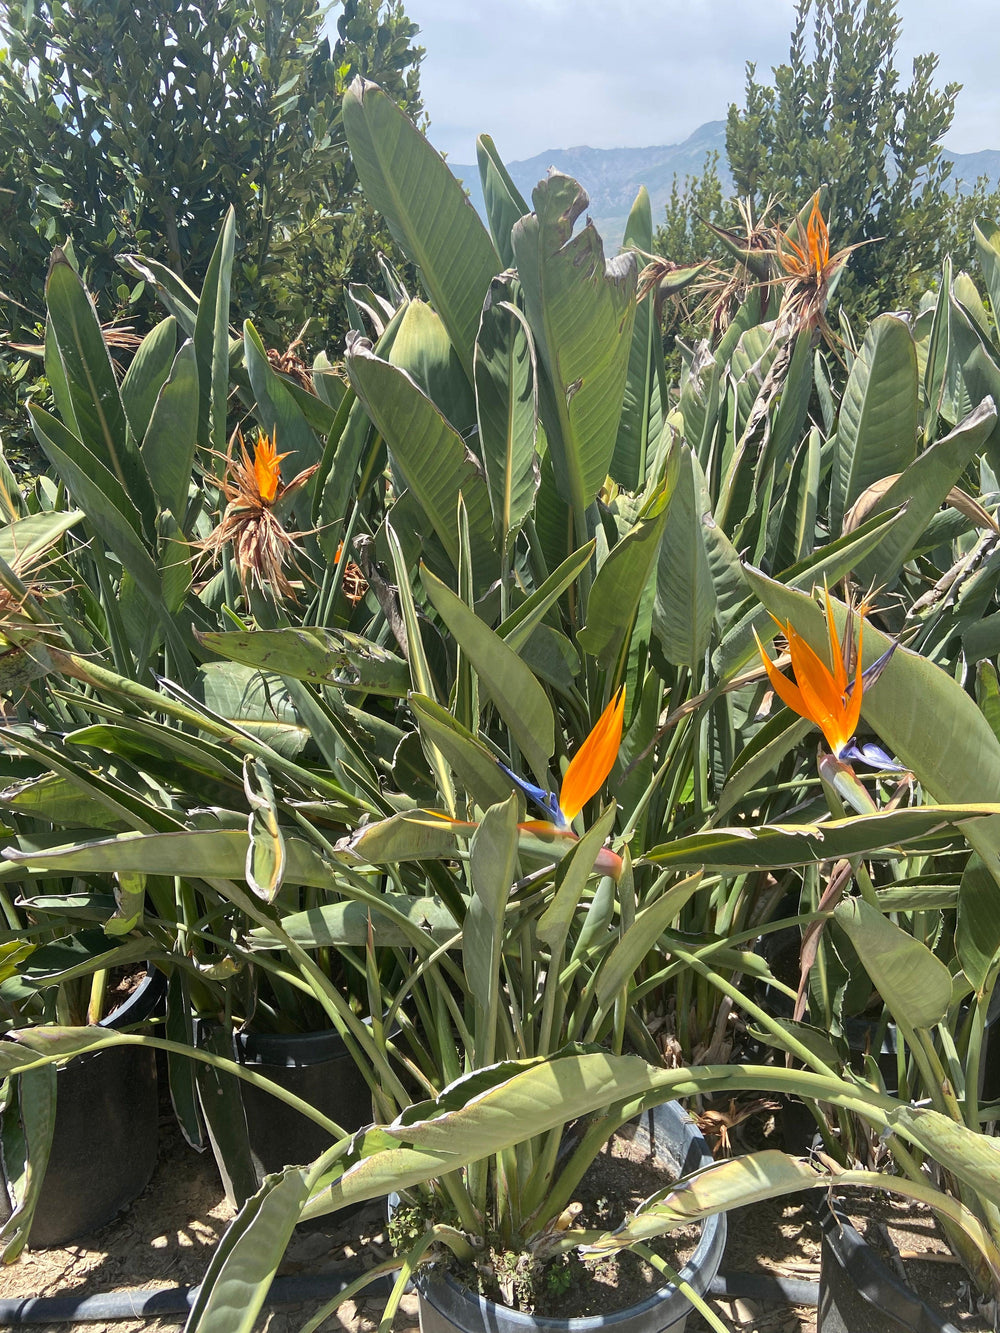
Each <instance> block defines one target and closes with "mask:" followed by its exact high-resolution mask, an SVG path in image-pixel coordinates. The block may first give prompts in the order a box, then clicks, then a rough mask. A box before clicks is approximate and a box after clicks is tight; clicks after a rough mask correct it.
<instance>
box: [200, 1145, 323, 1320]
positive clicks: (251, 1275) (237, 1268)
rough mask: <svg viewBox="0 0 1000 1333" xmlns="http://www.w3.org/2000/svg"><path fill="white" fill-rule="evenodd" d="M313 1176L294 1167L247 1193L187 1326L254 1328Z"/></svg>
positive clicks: (215, 1252)
mask: <svg viewBox="0 0 1000 1333" xmlns="http://www.w3.org/2000/svg"><path fill="white" fill-rule="evenodd" d="M309 1180H310V1175H309V1172H308V1171H306V1170H304V1169H302V1168H296V1167H288V1168H286V1169H285V1170H284V1171H283V1172H282V1173H281V1174H280V1175H276V1176H268V1177H267V1179H266V1180H265V1181H264V1184H263V1185H262V1186H261V1187H260V1189H259V1190H258V1191H257V1193H256V1194H254V1195H252V1197H251V1198H249V1199H247V1201H246V1203H245V1204H244V1205H243V1207H242V1208H241V1209H240V1211H239V1212H238V1213H237V1214H236V1216H235V1217H234V1218H233V1220H232V1222H230V1224H229V1226H228V1227H227V1228H226V1231H225V1234H224V1235H223V1237H222V1239H221V1240H220V1241H219V1243H218V1245H217V1246H216V1247H215V1249H214V1250H213V1252H212V1258H211V1260H210V1262H209V1265H208V1268H207V1270H206V1272H205V1277H204V1279H203V1280H202V1283H201V1286H200V1287H199V1289H198V1297H197V1299H196V1301H195V1303H194V1305H193V1307H192V1309H191V1314H190V1315H189V1316H188V1321H187V1323H186V1325H185V1328H187V1329H191V1330H194V1329H197V1330H198V1333H252V1330H253V1328H254V1326H255V1324H256V1322H257V1316H258V1314H259V1313H260V1310H261V1307H262V1306H263V1304H264V1301H265V1299H266V1297H267V1293H268V1289H269V1288H270V1285H271V1279H272V1278H273V1277H274V1274H275V1273H276V1272H277V1271H278V1265H279V1264H280V1263H281V1261H282V1259H283V1258H284V1257H285V1250H286V1249H287V1248H288V1242H289V1241H290V1240H291V1238H292V1232H293V1231H294V1230H295V1225H296V1223H297V1222H298V1220H299V1217H300V1215H301V1212H302V1207H303V1205H304V1203H305V1201H306V1199H307V1198H308V1196H309Z"/></svg>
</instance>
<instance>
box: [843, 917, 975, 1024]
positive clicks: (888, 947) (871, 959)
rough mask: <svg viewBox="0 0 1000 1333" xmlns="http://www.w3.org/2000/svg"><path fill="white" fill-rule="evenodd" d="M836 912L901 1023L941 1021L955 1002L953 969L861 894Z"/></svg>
mask: <svg viewBox="0 0 1000 1333" xmlns="http://www.w3.org/2000/svg"><path fill="white" fill-rule="evenodd" d="M833 916H834V920H835V921H836V922H837V925H838V926H840V928H841V929H842V930H843V931H844V933H845V934H846V935H847V937H848V939H849V940H850V941H851V943H852V944H853V945H854V948H855V951H856V953H857V955H858V957H859V958H860V959H861V965H862V966H863V967H864V969H865V971H866V972H867V973H868V976H869V978H870V979H871V982H872V985H873V986H874V987H875V989H876V990H877V991H878V993H879V994H880V995H881V996H882V999H883V1000H884V1001H885V1004H886V1006H887V1007H888V1009H889V1012H890V1013H891V1014H892V1016H893V1017H894V1018H895V1019H896V1021H897V1022H899V1023H905V1024H906V1025H907V1026H908V1027H915V1028H930V1027H933V1026H934V1024H935V1023H940V1021H941V1019H942V1018H943V1017H944V1016H945V1014H946V1013H947V1012H948V1006H949V1004H950V1003H951V973H950V972H949V971H948V968H947V967H946V966H945V964H944V963H943V962H942V961H941V959H940V958H938V957H936V955H935V954H933V953H931V951H930V949H928V947H927V945H926V944H923V943H922V942H921V941H920V940H918V939H915V938H914V937H913V936H912V935H910V934H908V933H907V932H906V931H905V930H902V929H900V927H899V926H897V925H895V923H894V922H892V921H890V920H889V919H888V917H885V916H883V915H882V913H881V912H880V911H879V910H878V909H877V908H875V907H872V906H871V905H870V904H869V903H866V902H865V901H864V900H863V899H861V898H852V899H850V900H849V901H847V902H842V903H838V904H837V906H836V908H835V909H834V913H833Z"/></svg>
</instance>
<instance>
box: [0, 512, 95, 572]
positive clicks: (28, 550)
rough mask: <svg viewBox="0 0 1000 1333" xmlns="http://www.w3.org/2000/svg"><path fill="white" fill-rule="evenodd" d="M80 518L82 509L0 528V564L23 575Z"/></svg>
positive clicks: (41, 515)
mask: <svg viewBox="0 0 1000 1333" xmlns="http://www.w3.org/2000/svg"><path fill="white" fill-rule="evenodd" d="M83 517H84V513H83V510H82V509H48V510H42V511H41V513H38V514H27V515H25V517H24V518H17V519H15V520H14V521H13V523H8V524H6V525H5V526H4V527H2V528H0V560H2V561H3V562H4V564H5V565H9V566H10V568H11V569H12V570H14V571H15V573H18V572H19V573H21V574H24V573H25V572H27V571H28V570H30V569H31V567H32V565H34V564H36V563H37V562H38V561H39V560H40V559H41V558H42V556H43V555H46V554H47V553H48V552H49V551H51V550H52V548H53V546H56V545H57V544H58V543H59V542H60V541H61V540H62V539H63V537H64V536H65V535H66V533H67V532H69V530H70V528H75V527H76V525H77V524H78V523H79V522H80V520H81V519H82V518H83Z"/></svg>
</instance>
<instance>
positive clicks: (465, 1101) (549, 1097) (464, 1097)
mask: <svg viewBox="0 0 1000 1333" xmlns="http://www.w3.org/2000/svg"><path fill="white" fill-rule="evenodd" d="M674 1072H675V1071H669V1070H658V1069H656V1068H655V1067H654V1066H652V1065H648V1064H646V1062H645V1061H644V1060H640V1059H639V1058H638V1057H637V1056H628V1055H622V1056H614V1055H608V1054H605V1053H603V1052H602V1053H587V1054H580V1053H578V1052H577V1051H575V1050H573V1049H571V1048H570V1049H567V1050H566V1051H564V1052H558V1053H556V1054H555V1055H553V1056H552V1057H550V1058H549V1059H547V1060H544V1061H529V1060H526V1061H518V1062H510V1063H506V1064H500V1065H493V1066H491V1067H490V1068H488V1069H485V1070H480V1071H478V1072H477V1073H475V1074H473V1075H471V1076H470V1077H468V1078H465V1079H462V1080H460V1082H459V1083H457V1084H454V1085H453V1086H452V1088H451V1089H446V1090H445V1092H444V1093H442V1095H441V1096H440V1097H439V1098H437V1099H436V1100H435V1101H433V1102H423V1103H420V1104H418V1105H417V1106H414V1107H411V1108H410V1109H409V1110H408V1111H406V1112H404V1113H403V1115H402V1116H400V1117H399V1119H398V1120H397V1121H396V1122H395V1123H394V1124H393V1125H390V1126H385V1127H379V1128H376V1129H375V1130H373V1131H369V1133H368V1134H365V1135H363V1136H360V1137H359V1140H357V1141H356V1146H355V1147H354V1151H353V1152H352V1153H351V1155H350V1157H349V1158H348V1163H349V1164H348V1168H347V1170H346V1171H345V1172H344V1174H343V1175H342V1176H341V1177H340V1178H339V1179H338V1180H335V1181H334V1182H333V1183H332V1184H331V1185H329V1186H327V1187H326V1188H325V1189H323V1190H321V1191H320V1192H319V1193H318V1194H317V1196H315V1197H314V1198H313V1199H312V1200H310V1203H309V1204H308V1205H307V1207H306V1209H305V1210H304V1213H303V1217H304V1218H310V1217H317V1216H322V1214H324V1213H327V1212H330V1211H332V1210H333V1209H335V1208H339V1207H342V1206H343V1205H344V1204H346V1203H348V1202H353V1201H355V1200H361V1199H367V1198H374V1197H378V1195H379V1194H381V1193H384V1192H385V1191H386V1188H387V1186H388V1188H390V1189H396V1188H398V1189H405V1188H406V1187H407V1186H408V1185H412V1184H418V1183H419V1182H420V1181H423V1180H428V1179H431V1178H432V1177H434V1176H437V1175H440V1174H442V1173H443V1172H444V1171H448V1170H452V1169H454V1168H456V1167H460V1166H463V1165H466V1164H467V1163H470V1162H477V1161H481V1160H483V1159H484V1158H486V1157H489V1156H491V1155H493V1154H494V1153H497V1152H500V1151H502V1150H503V1148H506V1147H511V1146H513V1145H514V1144H515V1143H518V1142H520V1141H521V1140H522V1139H525V1138H528V1137H529V1136H534V1135H536V1134H544V1133H546V1132H548V1131H549V1130H552V1129H557V1128H559V1127H560V1126H561V1125H565V1124H568V1123H570V1122H571V1121H573V1120H575V1119H577V1117H579V1116H583V1115H590V1114H592V1113H593V1112H594V1111H597V1110H603V1109H605V1108H606V1107H608V1106H609V1105H610V1104H612V1103H615V1102H619V1101H623V1100H626V1099H629V1098H633V1097H635V1098H638V1097H641V1096H642V1095H643V1094H648V1095H650V1096H651V1098H652V1099H656V1100H663V1101H665V1100H667V1098H668V1097H669V1096H670V1091H669V1088H670V1083H671V1082H672V1081H673V1079H672V1076H673V1075H674ZM661 1087H662V1095H660V1088H661ZM390 1182H391V1183H390Z"/></svg>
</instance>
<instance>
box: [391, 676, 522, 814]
mask: <svg viewBox="0 0 1000 1333" xmlns="http://www.w3.org/2000/svg"><path fill="white" fill-rule="evenodd" d="M410 710H411V712H412V713H413V716H414V717H415V718H416V719H417V725H418V726H419V728H420V734H421V735H422V736H424V737H426V739H427V740H428V741H429V742H430V743H431V744H432V745H434V746H435V747H436V748H437V749H438V750H439V751H440V753H441V754H442V755H444V757H445V759H446V760H447V762H448V764H449V765H450V766H451V768H452V771H453V772H454V774H455V776H456V777H457V778H458V780H459V781H460V782H461V783H462V785H463V786H464V787H465V789H466V791H467V792H468V793H469V795H470V796H471V797H472V799H473V800H474V801H475V802H476V804H477V805H478V806H479V807H480V808H481V809H483V810H487V809H489V807H490V806H491V805H497V804H498V803H499V802H500V801H503V800H506V798H507V797H508V796H509V795H510V789H511V782H510V778H508V777H507V776H506V774H504V773H503V771H502V770H501V769H500V768H499V766H498V765H497V762H496V760H495V759H494V758H493V755H492V754H491V753H490V751H489V750H487V749H486V747H485V746H484V745H483V744H482V743H481V742H480V741H478V740H477V739H476V738H475V736H473V734H472V732H471V731H469V730H467V728H465V727H463V726H462V724H461V723H460V722H458V721H457V720H456V719H455V718H454V717H453V716H452V714H451V713H449V712H448V710H447V709H446V708H442V707H441V705H440V704H439V703H435V701H434V700H433V699H429V698H428V697H427V696H426V695H425V694H411V695H410Z"/></svg>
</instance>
